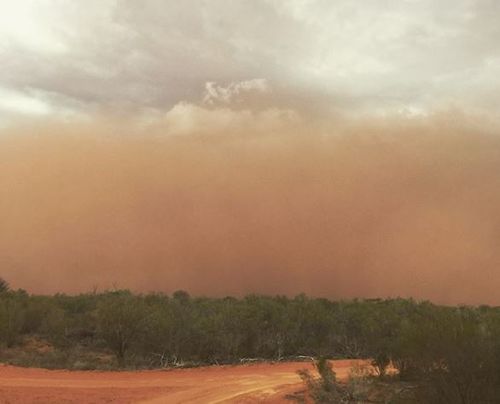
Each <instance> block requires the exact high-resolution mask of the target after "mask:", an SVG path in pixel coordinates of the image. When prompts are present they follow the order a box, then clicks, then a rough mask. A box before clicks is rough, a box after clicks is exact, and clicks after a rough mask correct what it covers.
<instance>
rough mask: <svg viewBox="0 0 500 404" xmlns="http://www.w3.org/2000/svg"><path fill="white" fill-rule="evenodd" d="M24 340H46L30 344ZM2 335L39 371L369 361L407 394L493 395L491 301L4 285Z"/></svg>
mask: <svg viewBox="0 0 500 404" xmlns="http://www.w3.org/2000/svg"><path fill="white" fill-rule="evenodd" d="M33 341H35V342H36V341H37V343H38V344H40V343H43V344H44V346H45V348H44V349H42V350H40V349H38V350H37V349H35V348H33V346H32V345H33V343H34V342H33ZM0 342H1V345H2V349H1V351H0V359H1V360H2V361H6V362H9V363H13V364H18V365H29V366H44V367H49V368H73V369H95V368H101V369H110V368H116V367H127V368H157V367H171V366H195V365H200V364H230V363H240V362H241V361H247V360H251V361H252V360H255V359H261V360H286V359H296V358H297V357H314V358H372V361H373V364H374V366H375V367H376V369H378V373H379V374H380V378H382V379H384V380H385V378H388V377H389V376H386V375H385V373H386V369H387V367H388V365H389V364H390V363H391V364H392V365H393V366H394V367H395V368H396V369H397V370H398V372H399V374H398V376H397V378H398V380H400V381H401V382H404V383H410V384H412V386H413V390H412V391H413V392H414V398H415V399H416V400H420V401H417V402H428V403H464V404H466V403H467V404H468V403H482V402H485V403H486V402H493V401H491V400H492V398H495V397H498V394H500V377H499V375H500V309H499V308H498V307H489V306H477V307H476V306H460V307H451V306H438V305H435V304H432V303H429V302H426V301H422V302H418V301H414V300H411V299H410V300H408V299H389V300H382V299H365V300H357V299H355V300H340V301H332V300H328V299H324V298H309V297H307V296H305V295H298V296H296V297H294V298H289V297H285V296H274V297H270V296H263V295H248V296H246V297H243V298H234V297H225V298H208V297H192V296H190V295H189V294H188V293H187V292H184V291H178V292H176V293H174V294H173V295H172V296H168V295H165V294H161V293H152V294H140V295H138V294H133V293H131V292H130V291H127V290H116V291H109V292H102V293H87V294H80V295H74V296H70V295H64V294H57V295H53V296H40V295H30V294H28V293H26V292H25V291H22V290H10V289H7V290H4V291H3V292H2V293H0ZM103 358H105V359H103ZM322 366H323V367H322V369H323V370H324V372H323V373H324V374H325V375H326V376H325V377H327V378H329V377H331V375H330V376H329V372H328V369H327V368H326V367H325V366H326V365H325V364H324V363H323V365H322ZM320 373H321V372H320ZM393 377H394V376H393ZM326 385H328V386H329V387H328V389H330V390H331V391H332V392H334V393H335V394H337V395H338V394H341V390H338V388H337V387H338V386H336V385H335V384H332V383H331V382H328V381H327V382H322V383H320V384H319V386H326ZM323 393H324V392H320V393H318V394H319V396H323ZM332 394H333V393H332Z"/></svg>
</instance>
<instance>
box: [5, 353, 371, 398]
mask: <svg viewBox="0 0 500 404" xmlns="http://www.w3.org/2000/svg"><path fill="white" fill-rule="evenodd" d="M333 366H334V370H335V371H336V372H337V376H338V377H339V378H340V379H346V378H347V377H348V375H349V373H350V371H351V368H352V367H353V366H367V362H366V361H359V360H337V361H333ZM299 369H312V364H311V363H307V362H287V363H277V364H270V363H262V364H253V365H241V366H212V367H204V368H195V369H176V370H152V371H140V372H128V371H127V372H97V371H65V370H44V369H26V368H18V367H13V366H0V402H1V403H11V404H14V403H16V404H18V403H19V404H21V403H47V404H48V403H50V404H53V403H94V404H102V403H120V404H121V403H150V404H160V403H223V402H225V403H257V402H259V403H261V402H266V403H280V402H284V401H285V402H286V400H285V395H286V394H290V393H293V392H296V391H300V390H301V389H302V383H301V380H300V378H299V376H298V375H297V373H296V372H297V370H299Z"/></svg>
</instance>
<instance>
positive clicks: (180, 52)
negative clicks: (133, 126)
mask: <svg viewBox="0 0 500 404" xmlns="http://www.w3.org/2000/svg"><path fill="white" fill-rule="evenodd" d="M0 15H1V16H2V17H0V18H1V19H0V60H1V63H0V91H2V92H3V93H2V94H3V95H4V96H3V98H4V100H7V101H4V102H2V103H1V104H0V115H3V119H4V120H6V119H8V118H10V119H12V116H17V115H18V114H20V113H21V114H32V113H35V114H39V113H45V114H51V115H57V114H62V115H63V116H65V117H66V116H68V114H69V115H70V116H72V115H71V113H72V114H73V115H74V114H76V115H79V114H90V115H92V114H94V113H95V112H96V111H102V110H103V109H104V110H109V109H112V110H120V109H125V110H126V111H130V109H133V110H134V112H135V113H138V112H139V111H143V110H150V109H154V110H158V111H162V112H166V111H168V110H170V109H171V108H172V107H173V106H174V105H176V104H178V103H179V102H188V103H196V102H200V101H201V99H202V98H203V92H204V89H205V88H207V89H211V90H213V91H216V92H217V91H218V93H217V96H218V97H219V99H221V97H222V96H223V93H222V92H221V89H223V88H225V89H229V88H231V85H233V86H234V84H231V83H252V80H255V79H261V80H265V82H266V83H268V85H270V86H271V87H272V89H273V92H272V93H273V94H274V95H273V96H272V97H271V96H270V95H269V96H268V101H267V102H268V103H270V104H272V106H273V107H274V108H283V109H289V108H292V107H293V106H294V103H296V102H297V99H300V100H303V101H304V100H306V101H307V104H308V105H310V109H311V110H314V111H316V112H318V111H322V112H323V113H325V114H331V113H332V112H335V111H342V113H350V114H355V115H359V114H360V113H365V114H372V115H373V114H378V115H381V114H382V115H384V114H388V113H389V114H392V113H403V114H410V115H412V114H413V115H414V114H425V113H428V112H429V111H430V112H432V111H433V110H434V109H436V108H438V109H439V108H450V107H455V108H461V109H465V110H475V111H478V112H483V113H488V114H493V115H495V116H496V115H497V112H496V107H495V106H496V105H498V104H499V102H500V99H499V95H498V94H500V92H499V91H498V90H499V85H500V79H499V77H500V75H499V74H498V72H499V70H500V54H499V52H498V43H499V41H500V28H499V25H498V17H499V15H500V4H499V3H498V2H497V1H494V0H491V1H489V0H460V1H452V0H444V1H440V2H439V3H436V2H435V1H431V0H424V1H412V0H405V1H399V0H394V1H391V0H380V1H372V2H369V3H367V4H363V5H362V6H360V5H359V4H355V3H353V2H351V1H348V0H336V1H323V0H309V1H308V0H291V1H287V2H286V3H284V2H281V1H274V0H256V1H251V2H234V1H229V0H217V1H213V2H204V1H201V0H186V1H182V2H178V1H162V0H161V1H160V0H145V1H141V2H140V4H139V3H137V2H135V1H130V0H89V1H86V2H85V4H83V3H75V2H70V1H62V2H61V1H54V0H42V1H32V0H23V1H19V2H15V3H13V2H11V1H8V0H2V1H0ZM211 83H212V84H211ZM214 83H216V84H214ZM253 83H255V81H253ZM235 88H236V87H233V88H232V90H235ZM9 94H10V95H9ZM9 99H10V101H9ZM23 99H24V100H25V102H23ZM16 100H17V101H16Z"/></svg>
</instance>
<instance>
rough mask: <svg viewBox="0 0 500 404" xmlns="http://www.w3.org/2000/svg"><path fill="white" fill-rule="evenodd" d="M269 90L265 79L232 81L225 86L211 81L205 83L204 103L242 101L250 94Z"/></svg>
mask: <svg viewBox="0 0 500 404" xmlns="http://www.w3.org/2000/svg"><path fill="white" fill-rule="evenodd" d="M269 91H270V89H269V85H268V83H267V80H265V79H252V80H244V81H240V82H237V83H230V84H229V85H227V86H225V87H224V86H220V85H217V83H215V82H213V81H209V82H207V83H205V94H204V96H203V103H204V104H207V105H215V104H218V103H221V104H230V103H232V102H242V101H244V99H245V96H248V94H251V93H257V94H259V93H267V92H269Z"/></svg>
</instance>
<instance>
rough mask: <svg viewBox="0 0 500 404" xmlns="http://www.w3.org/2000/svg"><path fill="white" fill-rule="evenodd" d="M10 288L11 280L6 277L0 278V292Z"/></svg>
mask: <svg viewBox="0 0 500 404" xmlns="http://www.w3.org/2000/svg"><path fill="white" fill-rule="evenodd" d="M9 290H10V285H9V282H7V281H6V280H5V279H4V278H0V294H3V293H6V292H8V291H9Z"/></svg>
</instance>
